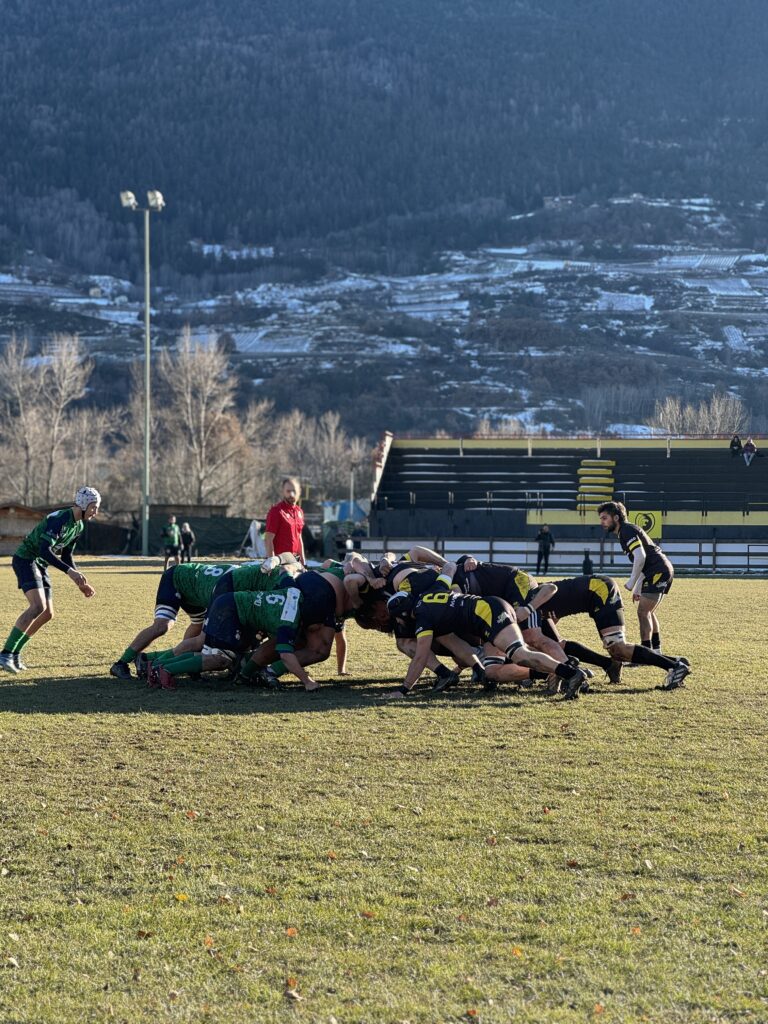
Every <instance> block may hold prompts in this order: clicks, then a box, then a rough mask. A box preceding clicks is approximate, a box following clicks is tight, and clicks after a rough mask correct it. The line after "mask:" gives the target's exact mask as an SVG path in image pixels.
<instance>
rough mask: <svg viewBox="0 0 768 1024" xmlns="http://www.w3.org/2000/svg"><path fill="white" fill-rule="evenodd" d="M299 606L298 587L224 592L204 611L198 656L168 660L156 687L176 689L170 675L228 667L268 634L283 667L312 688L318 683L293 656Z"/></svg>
mask: <svg viewBox="0 0 768 1024" xmlns="http://www.w3.org/2000/svg"><path fill="white" fill-rule="evenodd" d="M303 604H304V596H303V595H302V593H301V592H300V591H299V590H298V589H297V588H296V587H288V588H287V589H282V590H273V591H271V592H267V593H265V592H263V591H256V592H253V591H239V592H235V593H230V594H222V595H221V596H220V597H217V598H216V600H215V601H214V602H213V604H212V605H211V607H210V609H209V610H208V614H207V616H206V619H205V626H204V646H203V648H202V652H201V653H200V654H185V655H181V656H180V657H179V658H174V659H172V660H170V661H166V662H165V663H164V664H163V665H162V666H161V667H160V669H159V670H158V672H157V685H160V686H162V687H163V688H164V689H174V688H175V685H176V683H175V678H174V677H175V676H176V675H180V674H181V673H184V672H201V671H216V670H218V669H223V668H228V667H230V666H231V665H232V664H233V662H234V661H235V660H236V658H237V656H238V655H239V654H242V653H244V652H245V651H246V650H248V648H250V647H253V646H254V644H256V643H257V641H258V637H259V636H260V635H265V634H266V635H267V636H270V637H273V638H274V639H275V642H276V647H277V651H278V652H279V654H280V657H281V658H282V660H283V661H284V663H285V667H286V669H287V670H288V671H289V672H292V673H293V674H294V675H295V676H297V678H298V679H300V680H301V682H302V683H304V688H305V689H306V690H308V691H311V690H316V689H317V688H318V686H319V684H318V683H317V682H316V681H315V680H314V679H312V678H311V677H310V676H309V675H308V674H307V672H305V670H304V668H303V666H302V665H301V663H300V662H299V659H298V658H297V657H296V654H295V649H296V643H297V638H298V634H299V630H300V629H301V627H302V606H303Z"/></svg>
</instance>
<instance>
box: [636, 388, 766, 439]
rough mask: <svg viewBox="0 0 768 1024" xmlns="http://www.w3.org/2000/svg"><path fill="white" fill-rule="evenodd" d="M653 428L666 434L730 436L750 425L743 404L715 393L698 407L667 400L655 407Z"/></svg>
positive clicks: (727, 394)
mask: <svg viewBox="0 0 768 1024" xmlns="http://www.w3.org/2000/svg"><path fill="white" fill-rule="evenodd" d="M648 423H649V425H650V426H652V427H657V428H658V429H660V430H663V431H664V432H665V433H666V434H673V435H675V434H730V433H733V432H734V431H736V432H737V433H741V432H742V431H744V430H746V429H747V427H748V425H749V417H748V413H747V409H746V407H745V405H744V403H743V402H742V401H741V399H740V398H738V397H737V396H736V395H732V394H730V392H715V393H714V394H713V395H712V396H711V397H710V398H709V399H707V400H706V401H703V402H699V403H698V405H692V404H688V405H686V404H684V403H683V401H682V400H681V399H680V398H677V397H673V396H667V397H666V398H665V399H664V400H663V401H659V402H657V403H656V408H655V410H654V413H653V416H652V417H651V418H650V419H649V420H648Z"/></svg>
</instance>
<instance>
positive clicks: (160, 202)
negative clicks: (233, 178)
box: [120, 189, 165, 558]
mask: <svg viewBox="0 0 768 1024" xmlns="http://www.w3.org/2000/svg"><path fill="white" fill-rule="evenodd" d="M120 202H121V203H122V205H123V206H124V207H125V208H126V209H128V210H133V211H134V212H135V213H143V214H144V472H143V477H142V484H141V553H142V555H144V557H145V558H146V556H147V555H148V554H149V463H150V452H149V448H150V423H149V420H150V373H149V371H150V357H151V349H152V343H151V337H150V331H149V215H150V213H151V212H154V213H160V211H161V210H162V209H163V207H164V206H165V200H164V199H163V194H162V192H158V191H157V189H152V190H151V191H149V192H147V205H146V206H144V207H141V206H139V203H138V200H137V199H136V196H135V195H134V194H133V192H121V193H120Z"/></svg>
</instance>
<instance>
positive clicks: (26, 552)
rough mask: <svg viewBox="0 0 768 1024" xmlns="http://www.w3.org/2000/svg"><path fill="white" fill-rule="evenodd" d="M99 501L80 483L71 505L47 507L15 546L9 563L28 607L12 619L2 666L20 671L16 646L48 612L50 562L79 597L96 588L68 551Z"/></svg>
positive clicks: (23, 643) (0, 661)
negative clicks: (17, 545)
mask: <svg viewBox="0 0 768 1024" xmlns="http://www.w3.org/2000/svg"><path fill="white" fill-rule="evenodd" d="M100 505H101V495H100V494H99V492H98V491H97V490H96V489H95V488H94V487H81V488H80V489H79V490H78V492H77V494H75V501H74V504H73V505H72V506H71V507H69V508H63V509H58V510H57V511H56V512H51V513H49V514H48V515H47V516H46V517H45V518H44V519H42V520H41V521H40V522H39V523H38V524H37V526H36V527H35V528H34V529H33V530H31V531H30V533H28V534H27V535H26V537H25V538H24V540H23V541H22V542H21V544H20V545H19V547H18V548H17V549H16V553H15V554H14V556H13V559H12V561H11V565H12V567H13V571H14V572H15V573H16V579H17V581H18V586H19V590H21V591H23V592H24V596H25V597H26V599H27V604H28V607H27V608H26V609H25V610H24V611H23V612H22V613H21V615H20V616H19V617H18V619H17V620H16V623H15V625H14V627H13V629H12V630H11V632H10V634H9V636H8V639H7V640H6V641H5V646H4V647H3V650H2V652H0V668H1V669H4V670H5V671H6V672H12V673H17V672H22V671H24V669H25V668H26V665H24V663H23V662H22V661H21V657H20V655H21V651H22V650H23V648H24V647H25V646H26V644H27V643H29V641H30V639H31V638H32V637H33V636H34V635H35V633H36V632H37V631H38V630H39V629H40V627H41V626H44V625H45V624H46V622H50V621H51V619H52V618H53V594H52V590H51V580H50V578H49V576H48V567H49V566H53V568H54V569H58V570H59V572H63V573H65V574H66V575H67V576H69V578H70V579H71V580H72V582H73V583H74V584H75V586H76V587H77V588H78V590H79V591H80V593H81V594H82V595H83V597H93V595H94V594H95V590H94V589H93V587H92V586H91V584H90V583H89V582H88V580H87V579H86V578H85V576H84V574H83V573H81V572H80V570H79V569H78V568H77V566H76V565H75V560H74V557H73V553H74V550H75V544H76V543H77V540H78V538H79V537H80V535H81V534H82V532H83V530H84V529H85V524H86V523H87V522H89V521H90V520H91V519H95V517H96V516H97V515H98V512H99V506H100Z"/></svg>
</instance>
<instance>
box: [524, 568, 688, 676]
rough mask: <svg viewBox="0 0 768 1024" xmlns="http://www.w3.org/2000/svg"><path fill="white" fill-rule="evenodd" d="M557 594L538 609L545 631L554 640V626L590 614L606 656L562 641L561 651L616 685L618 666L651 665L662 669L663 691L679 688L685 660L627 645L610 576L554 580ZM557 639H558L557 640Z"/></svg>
mask: <svg viewBox="0 0 768 1024" xmlns="http://www.w3.org/2000/svg"><path fill="white" fill-rule="evenodd" d="M556 587H557V590H556V592H555V593H554V594H553V595H552V596H551V597H549V598H548V599H547V601H546V603H545V604H544V605H542V606H541V613H542V616H543V618H544V623H543V626H544V629H545V630H546V631H550V630H551V631H552V636H553V637H557V630H556V629H555V627H554V624H555V623H556V622H558V621H559V620H560V619H564V618H567V617H568V616H569V615H589V617H590V618H591V619H592V621H593V622H594V624H595V627H596V629H597V631H598V633H599V634H600V636H601V638H602V641H603V644H604V646H605V648H606V650H607V651H608V655H607V656H601V655H597V654H595V653H594V652H593V651H589V650H588V649H586V648H584V647H582V645H581V644H578V643H575V642H574V641H572V640H562V641H561V643H562V645H563V650H564V651H565V653H566V654H572V655H574V656H575V657H577V658H579V659H580V660H581V661H586V662H588V663H589V664H590V665H599V666H600V667H601V668H603V669H605V671H606V672H607V673H608V679H609V680H610V682H612V683H617V682H618V681H619V679H620V676H621V663H622V662H628V663H630V664H632V665H653V666H655V667H656V668H661V669H664V671H665V672H666V673H667V679H666V681H665V683H664V686H663V689H665V690H673V689H676V688H677V687H678V686H680V685H681V684H682V682H683V680H684V679H685V677H686V676H687V675H688V674H689V672H690V668H689V665H688V662H687V661H686V659H685V658H666V657H664V655H663V654H658V653H657V652H656V651H652V650H649V649H648V648H647V647H643V646H642V645H639V644H628V643H627V642H626V639H625V635H624V606H623V604H622V601H621V591H620V590H619V587H618V584H617V583H616V580H614V579H611V577H610V576H595V575H593V576H574V577H572V578H571V579H566V580H557V582H556ZM558 639H559V638H558Z"/></svg>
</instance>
